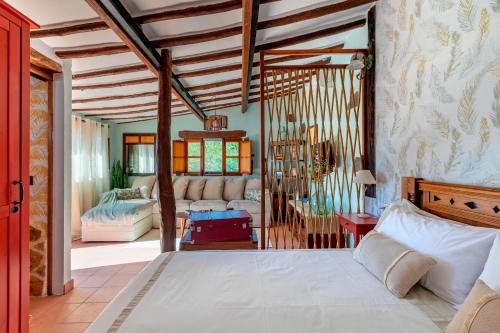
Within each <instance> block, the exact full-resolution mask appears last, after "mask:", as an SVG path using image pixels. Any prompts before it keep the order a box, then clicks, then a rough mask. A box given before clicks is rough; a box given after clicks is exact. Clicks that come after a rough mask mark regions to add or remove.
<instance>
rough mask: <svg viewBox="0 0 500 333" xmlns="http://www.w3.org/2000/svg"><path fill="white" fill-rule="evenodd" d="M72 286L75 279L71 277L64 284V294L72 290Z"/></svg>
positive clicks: (73, 286)
mask: <svg viewBox="0 0 500 333" xmlns="http://www.w3.org/2000/svg"><path fill="white" fill-rule="evenodd" d="M73 288H75V280H73V279H71V280H69V281H68V282H66V283H65V284H64V295H66V294H67V293H69V292H70V291H71V290H73Z"/></svg>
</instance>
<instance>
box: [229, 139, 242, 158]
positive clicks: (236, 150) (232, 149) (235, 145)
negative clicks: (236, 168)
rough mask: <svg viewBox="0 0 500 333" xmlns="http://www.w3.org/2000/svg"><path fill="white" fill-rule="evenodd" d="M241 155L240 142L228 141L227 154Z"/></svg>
mask: <svg viewBox="0 0 500 333" xmlns="http://www.w3.org/2000/svg"><path fill="white" fill-rule="evenodd" d="M239 155H240V143H239V142H234V141H229V142H226V156H234V157H238V156H239Z"/></svg>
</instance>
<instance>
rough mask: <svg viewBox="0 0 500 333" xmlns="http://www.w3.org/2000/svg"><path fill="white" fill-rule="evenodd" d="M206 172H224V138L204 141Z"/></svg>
mask: <svg viewBox="0 0 500 333" xmlns="http://www.w3.org/2000/svg"><path fill="white" fill-rule="evenodd" d="M204 143H205V147H204V153H205V172H206V173H222V140H221V139H214V140H208V139H206V140H205V141H204Z"/></svg>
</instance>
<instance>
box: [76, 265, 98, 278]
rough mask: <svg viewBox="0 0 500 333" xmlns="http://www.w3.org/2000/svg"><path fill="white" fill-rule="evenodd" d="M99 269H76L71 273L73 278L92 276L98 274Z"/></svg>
mask: <svg viewBox="0 0 500 333" xmlns="http://www.w3.org/2000/svg"><path fill="white" fill-rule="evenodd" d="M98 270H99V267H91V268H82V269H74V270H72V271H71V276H72V277H73V278H74V277H75V276H90V275H92V274H94V273H95V272H97V271H98Z"/></svg>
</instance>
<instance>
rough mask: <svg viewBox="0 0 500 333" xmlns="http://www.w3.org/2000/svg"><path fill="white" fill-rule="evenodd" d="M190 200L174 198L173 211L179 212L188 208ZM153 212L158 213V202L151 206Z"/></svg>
mask: <svg viewBox="0 0 500 333" xmlns="http://www.w3.org/2000/svg"><path fill="white" fill-rule="evenodd" d="M191 202H192V201H191V200H175V212H176V213H180V212H185V211H186V210H189V206H190V205H191ZM153 214H160V204H159V203H158V202H156V203H155V204H154V206H153Z"/></svg>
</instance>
